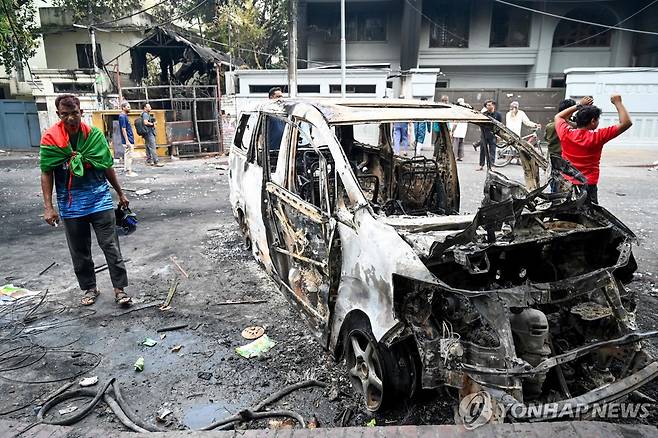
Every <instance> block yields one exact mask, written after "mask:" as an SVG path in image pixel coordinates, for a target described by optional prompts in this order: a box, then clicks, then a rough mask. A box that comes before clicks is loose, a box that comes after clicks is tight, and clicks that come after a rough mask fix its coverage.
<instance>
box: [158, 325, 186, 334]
mask: <svg viewBox="0 0 658 438" xmlns="http://www.w3.org/2000/svg"><path fill="white" fill-rule="evenodd" d="M186 327H187V324H178V325H172V326H169V327H162V328H159V329H157V330H156V332H157V333H162V332H172V331H174V330H180V329H184V328H186Z"/></svg>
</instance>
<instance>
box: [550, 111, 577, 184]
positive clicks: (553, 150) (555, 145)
mask: <svg viewBox="0 0 658 438" xmlns="http://www.w3.org/2000/svg"><path fill="white" fill-rule="evenodd" d="M575 104H576V101H575V100H573V99H565V100H563V101H562V102H560V103H559V104H558V106H557V112H562V111H564V110H565V109H567V108H570V107H572V106H574V105H575ZM567 123H569V126H571V127H572V128H575V127H576V124H575V123H574V122H571V121H568V122H567ZM544 140H546V143H548V156H549V158H550V157H561V156H562V145H561V144H560V137H558V135H557V132H556V131H555V122H554V121H553V122H549V123H547V124H546V130H545V131H544ZM558 189H559V181H555V180H552V181H551V193H557V192H558Z"/></svg>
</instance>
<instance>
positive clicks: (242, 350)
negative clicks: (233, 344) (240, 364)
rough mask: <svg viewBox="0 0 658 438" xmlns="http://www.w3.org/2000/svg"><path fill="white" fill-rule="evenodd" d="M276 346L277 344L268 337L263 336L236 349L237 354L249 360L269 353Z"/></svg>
mask: <svg viewBox="0 0 658 438" xmlns="http://www.w3.org/2000/svg"><path fill="white" fill-rule="evenodd" d="M275 345H276V342H274V341H273V340H271V339H270V338H268V337H267V335H263V336H261V337H260V338H258V339H256V340H255V341H253V342H250V343H248V344H246V345H243V346H241V347H238V348H236V349H235V352H236V353H238V354H239V355H240V356H242V357H245V358H247V359H249V358H252V357H258V356H260V355H261V354H263V353H266V352H268V351H269V350H270V349H271V348H272V347H274V346H275Z"/></svg>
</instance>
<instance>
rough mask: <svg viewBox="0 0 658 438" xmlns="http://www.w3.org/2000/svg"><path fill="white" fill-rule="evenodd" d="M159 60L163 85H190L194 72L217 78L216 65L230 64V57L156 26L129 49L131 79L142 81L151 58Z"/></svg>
mask: <svg viewBox="0 0 658 438" xmlns="http://www.w3.org/2000/svg"><path fill="white" fill-rule="evenodd" d="M147 55H152V56H154V57H157V58H159V59H160V83H161V84H163V85H164V84H171V83H178V84H187V83H188V82H189V81H190V80H191V79H192V78H194V77H195V74H198V76H199V77H200V76H204V75H208V81H207V82H212V80H211V79H214V73H212V75H211V74H210V73H211V72H214V69H215V65H217V64H224V65H227V66H228V65H230V59H229V56H228V55H227V54H225V53H222V52H219V51H217V50H215V49H211V48H210V47H207V46H204V45H201V44H199V43H197V42H194V41H193V37H187V36H183V35H181V34H180V33H178V32H176V31H173V30H171V29H165V28H162V27H155V28H153V29H152V30H151V31H150V32H149V33H148V34H147V35H146V37H145V38H144V39H143V40H142V41H140V42H139V43H138V44H136V45H134V46H133V47H131V48H130V57H131V58H132V73H131V75H130V78H131V79H132V80H134V81H136V82H141V81H142V80H143V79H144V78H145V77H147V76H148V68H147V66H148V57H147Z"/></svg>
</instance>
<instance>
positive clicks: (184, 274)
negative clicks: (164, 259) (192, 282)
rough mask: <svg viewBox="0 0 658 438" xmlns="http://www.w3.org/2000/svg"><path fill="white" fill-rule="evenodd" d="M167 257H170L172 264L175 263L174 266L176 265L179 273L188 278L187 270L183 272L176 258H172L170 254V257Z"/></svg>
mask: <svg viewBox="0 0 658 438" xmlns="http://www.w3.org/2000/svg"><path fill="white" fill-rule="evenodd" d="M169 258H170V259H171V261H172V262H173V263H174V265H176V267H177V268H178V270H179V271H180V272H181V274H183V276H185V278H190V276H189V275H187V272H185V269H183V268H182V267H181V265H179V264H178V262H177V261H176V259H175V258H174V256H171V257H169Z"/></svg>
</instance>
